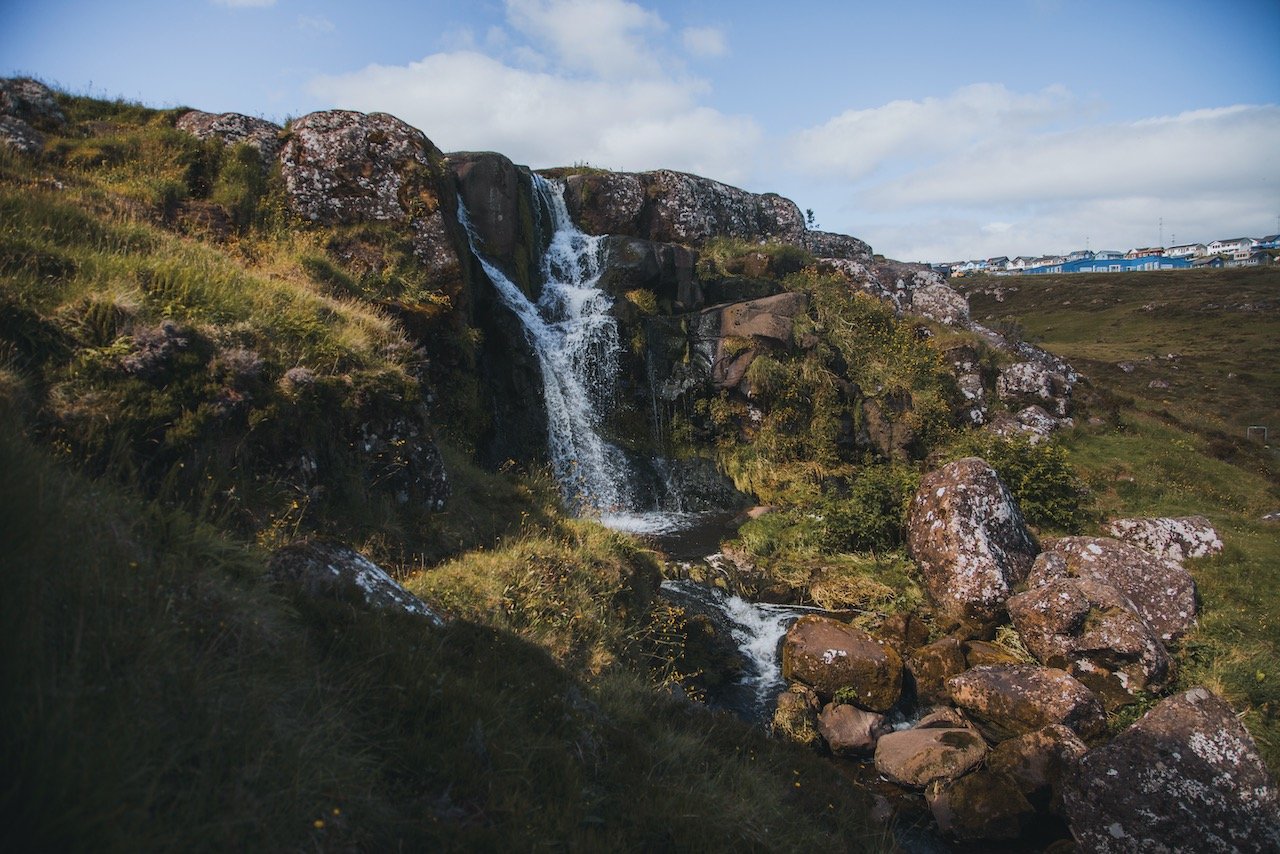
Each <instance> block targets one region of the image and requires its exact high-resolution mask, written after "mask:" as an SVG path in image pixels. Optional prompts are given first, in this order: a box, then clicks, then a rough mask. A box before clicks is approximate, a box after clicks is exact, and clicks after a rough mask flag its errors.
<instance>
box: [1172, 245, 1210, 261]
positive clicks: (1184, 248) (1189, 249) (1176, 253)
mask: <svg viewBox="0 0 1280 854" xmlns="http://www.w3.org/2000/svg"><path fill="white" fill-rule="evenodd" d="M1208 251H1209V247H1208V246H1207V245H1206V244H1204V243H1182V244H1179V245H1177V246H1170V247H1169V248H1168V249H1166V250H1164V255H1165V257H1166V258H1198V257H1200V256H1201V255H1205V254H1207V253H1208Z"/></svg>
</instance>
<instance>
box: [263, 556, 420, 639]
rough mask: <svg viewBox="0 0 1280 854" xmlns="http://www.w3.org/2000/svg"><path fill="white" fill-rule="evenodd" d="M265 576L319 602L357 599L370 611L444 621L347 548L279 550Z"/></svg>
mask: <svg viewBox="0 0 1280 854" xmlns="http://www.w3.org/2000/svg"><path fill="white" fill-rule="evenodd" d="M267 571H268V574H269V575H270V577H271V579H272V581H274V582H275V583H276V584H278V585H282V586H285V587H289V588H293V589H296V590H300V591H301V592H303V593H305V594H306V595H308V596H315V597H321V598H327V597H338V598H348V597H356V598H358V599H359V600H361V601H363V602H364V603H365V604H366V605H368V606H369V607H370V608H376V609H378V610H390V611H403V612H404V613H406V614H413V615H415V616H419V617H422V618H424V619H426V620H427V621H428V622H430V623H431V624H432V625H435V626H443V625H444V619H443V618H442V617H441V616H440V615H439V614H437V613H436V612H435V611H434V610H432V609H431V607H430V606H429V605H427V603H426V602H423V601H422V600H421V599H419V598H418V597H417V596H414V595H413V594H412V593H410V592H409V591H408V590H405V589H404V588H403V587H401V586H400V585H399V584H397V583H396V582H395V580H394V579H393V578H392V577H391V576H390V575H388V574H387V572H386V570H384V569H383V568H382V567H380V566H378V565H377V564H375V563H374V562H373V561H371V560H369V559H368V558H367V557H365V556H364V555H362V554H360V553H359V552H357V551H356V550H355V549H352V548H351V547H349V546H345V545H342V544H340V543H331V542H324V541H311V542H303V543H294V544H292V545H288V546H285V547H284V548H281V549H278V550H277V551H276V552H275V554H273V555H272V556H271V563H270V565H269V566H268V570H267Z"/></svg>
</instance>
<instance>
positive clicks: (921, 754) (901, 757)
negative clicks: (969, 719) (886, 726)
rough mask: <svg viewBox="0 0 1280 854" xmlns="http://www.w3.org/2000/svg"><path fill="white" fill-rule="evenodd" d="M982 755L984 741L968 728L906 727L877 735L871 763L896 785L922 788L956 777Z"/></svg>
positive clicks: (984, 751) (972, 765)
mask: <svg viewBox="0 0 1280 854" xmlns="http://www.w3.org/2000/svg"><path fill="white" fill-rule="evenodd" d="M986 755H987V744H986V742H984V741H983V740H982V736H980V735H978V733H976V732H974V731H973V730H971V729H964V728H951V729H947V728H929V729H908V730H903V731H901V732H891V733H889V734H887V735H883V736H881V737H880V740H879V741H877V742H876V758H875V763H876V770H877V771H879V772H880V773H881V774H883V775H884V776H885V777H887V778H888V779H890V780H892V781H893V782H894V783H897V784H898V785H899V786H908V787H910V788H915V789H923V788H924V787H925V786H927V785H929V784H930V783H931V782H933V781H934V780H953V779H955V778H956V777H959V776H960V775H961V774H964V773H966V772H968V771H969V770H971V769H973V768H974V767H976V766H977V765H978V763H980V762H981V761H982V759H983V757H985V756H986Z"/></svg>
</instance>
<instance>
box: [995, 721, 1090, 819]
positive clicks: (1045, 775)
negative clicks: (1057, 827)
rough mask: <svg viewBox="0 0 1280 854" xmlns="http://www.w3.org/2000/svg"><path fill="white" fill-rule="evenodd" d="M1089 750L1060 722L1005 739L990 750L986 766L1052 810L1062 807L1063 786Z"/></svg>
mask: <svg viewBox="0 0 1280 854" xmlns="http://www.w3.org/2000/svg"><path fill="white" fill-rule="evenodd" d="M1088 750H1089V748H1088V747H1086V746H1085V743H1084V742H1083V741H1081V740H1080V738H1079V737H1078V736H1077V735H1076V734H1075V733H1074V732H1072V731H1071V730H1070V729H1068V728H1067V727H1065V726H1062V725H1061V724H1052V725H1050V726H1047V727H1045V728H1043V729H1038V730H1036V731H1035V732H1029V733H1027V734H1026V735H1020V736H1018V737H1016V738H1011V739H1009V740H1008V741H1002V742H1000V743H999V744H997V745H996V746H995V747H993V748H992V749H991V752H990V753H989V754H987V767H989V768H991V769H992V770H993V771H999V772H1001V773H1003V774H1005V775H1007V776H1008V777H1009V778H1010V779H1011V780H1013V781H1014V783H1015V784H1017V786H1018V788H1019V790H1021V792H1022V793H1023V795H1025V796H1026V797H1027V799H1028V800H1030V801H1032V802H1033V803H1035V804H1036V805H1037V806H1040V807H1042V808H1043V807H1047V808H1048V809H1049V811H1051V812H1053V813H1055V814H1056V813H1060V812H1061V807H1062V786H1063V783H1064V781H1065V780H1066V776H1067V774H1068V773H1069V772H1070V771H1071V769H1072V768H1074V767H1075V764H1076V762H1078V761H1079V759H1080V757H1081V756H1084V755H1085V753H1087V752H1088Z"/></svg>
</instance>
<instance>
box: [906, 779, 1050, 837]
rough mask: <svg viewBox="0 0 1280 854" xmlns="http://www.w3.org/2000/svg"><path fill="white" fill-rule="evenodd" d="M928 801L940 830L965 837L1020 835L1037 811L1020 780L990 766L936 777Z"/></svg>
mask: <svg viewBox="0 0 1280 854" xmlns="http://www.w3.org/2000/svg"><path fill="white" fill-rule="evenodd" d="M925 801H926V802H927V803H928V804H929V811H930V812H932V813H933V820H934V822H935V823H936V824H937V825H938V830H939V831H941V832H942V834H943V835H945V836H951V837H955V838H956V839H959V840H963V841H975V840H980V839H1018V838H1019V837H1020V836H1022V835H1023V833H1024V832H1025V831H1026V829H1027V828H1028V826H1029V824H1030V823H1031V821H1033V820H1034V819H1035V815H1036V810H1035V807H1033V806H1032V805H1031V803H1030V802H1029V801H1028V800H1027V798H1026V795H1024V794H1023V792H1022V789H1021V788H1020V787H1019V786H1018V784H1017V782H1016V781H1015V780H1013V779H1012V778H1011V777H1010V776H1009V775H1008V774H1004V773H1002V772H1000V771H996V770H995V769H993V768H990V767H986V768H979V769H978V770H977V771H974V772H973V773H972V774H966V775H965V776H963V777H960V778H958V779H955V780H936V781H934V782H933V783H931V784H929V787H928V788H927V789H926V790H925Z"/></svg>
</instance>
